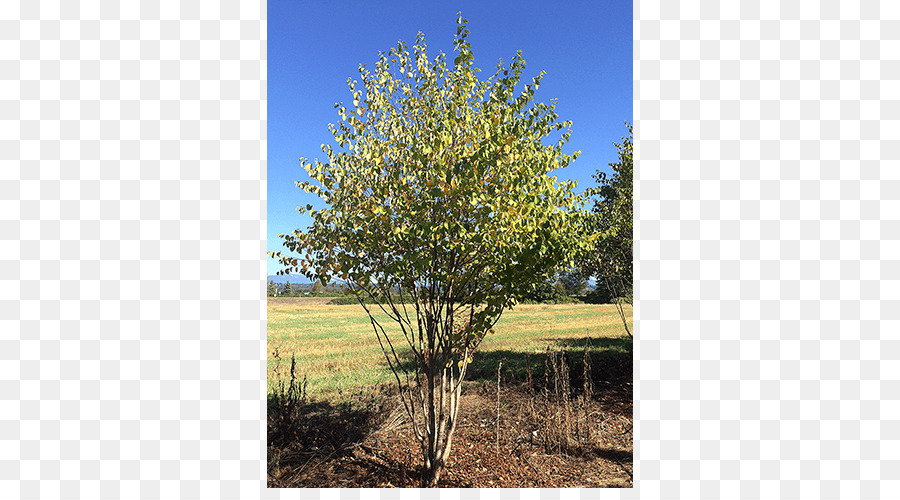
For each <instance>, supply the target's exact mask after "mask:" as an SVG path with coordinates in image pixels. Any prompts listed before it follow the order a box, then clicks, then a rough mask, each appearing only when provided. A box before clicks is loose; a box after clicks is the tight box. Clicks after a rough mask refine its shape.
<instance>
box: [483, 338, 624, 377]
mask: <svg viewBox="0 0 900 500" xmlns="http://www.w3.org/2000/svg"><path fill="white" fill-rule="evenodd" d="M541 340H542V341H545V342H548V343H553V344H555V345H556V346H558V347H555V348H551V351H564V352H565V361H566V363H567V365H568V368H569V376H570V385H571V386H572V387H581V386H582V385H583V382H584V368H583V367H584V350H585V344H587V348H588V352H589V355H590V360H589V363H590V367H591V379H592V381H593V382H594V385H595V386H607V385H612V386H620V385H623V384H628V383H631V382H632V381H633V380H634V360H633V353H632V340H631V339H630V338H591V337H588V338H581V339H577V338H576V339H560V338H545V339H541ZM501 362H502V363H503V367H502V368H501V370H500V376H501V380H502V381H504V382H506V383H528V381H529V374H528V372H529V370H528V369H529V368H530V369H531V376H530V380H531V382H532V384H533V387H534V388H536V389H540V388H541V387H542V386H541V381H542V380H544V379H545V378H546V372H547V366H548V365H547V352H546V351H543V352H527V351H513V350H498V351H484V352H477V353H476V354H475V356H474V361H473V363H471V364H470V365H469V368H468V371H467V372H466V379H467V380H470V381H473V382H482V383H485V382H489V381H493V382H495V383H496V381H497V368H498V367H499V366H500V363H501Z"/></svg>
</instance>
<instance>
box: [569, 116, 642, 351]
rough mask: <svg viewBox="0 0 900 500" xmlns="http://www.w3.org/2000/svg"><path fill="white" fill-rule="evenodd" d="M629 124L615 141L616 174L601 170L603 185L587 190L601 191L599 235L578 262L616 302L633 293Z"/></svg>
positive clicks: (595, 221) (595, 222)
mask: <svg viewBox="0 0 900 500" xmlns="http://www.w3.org/2000/svg"><path fill="white" fill-rule="evenodd" d="M626 126H627V127H628V135H627V136H625V137H623V138H622V142H621V143H615V146H616V149H617V150H618V152H619V161H618V162H616V163H610V164H609V166H610V167H611V168H612V170H613V175H612V176H611V177H607V176H606V174H605V173H603V172H600V171H598V172H597V173H596V174H595V176H594V178H595V179H596V180H597V182H599V183H600V184H601V185H600V186H599V187H598V188H595V189H592V190H588V191H587V194H589V195H599V197H598V199H596V200H595V201H594V206H593V209H592V215H593V217H592V223H591V225H592V232H593V233H595V234H596V235H598V236H599V237H598V238H597V239H596V244H595V246H594V249H593V251H592V252H591V253H589V254H586V255H585V256H584V257H583V258H582V259H581V260H580V262H579V268H580V269H581V270H582V274H583V275H585V276H594V277H595V278H596V279H597V282H598V288H601V287H605V288H606V291H607V292H608V295H606V294H603V293H602V292H598V293H597V294H595V295H598V296H599V295H606V296H608V297H611V298H612V300H613V302H615V303H617V304H619V303H621V302H622V301H624V302H627V303H629V304H630V303H632V302H633V294H634V291H633V290H634V257H633V255H634V254H633V251H632V248H633V229H632V227H633V221H634V210H633V204H634V194H633V193H634V190H633V179H634V159H633V152H634V147H633V143H632V139H633V130H632V126H631V124H628V123H626ZM620 314H622V312H621V311H620ZM623 318H624V316H623ZM623 321H624V319H623ZM626 328H627V324H626ZM629 335H630V332H629Z"/></svg>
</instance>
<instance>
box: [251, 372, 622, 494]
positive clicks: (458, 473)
mask: <svg viewBox="0 0 900 500" xmlns="http://www.w3.org/2000/svg"><path fill="white" fill-rule="evenodd" d="M548 359H549V356H548ZM619 361H620V362H619V363H613V365H616V364H618V365H619V366H612V365H608V366H605V367H604V369H602V370H592V372H593V376H592V377H590V378H589V381H588V382H587V383H585V380H584V377H580V378H581V379H582V380H581V382H582V383H581V384H579V387H576V388H571V387H569V385H568V379H567V378H566V379H565V380H562V381H560V378H559V375H560V373H557V371H556V370H554V369H552V367H553V366H552V364H549V363H548V366H549V368H548V369H547V373H545V374H544V377H543V380H541V381H538V380H536V381H535V382H532V381H531V380H530V376H529V380H527V381H515V380H505V381H502V382H501V384H500V386H499V396H500V404H499V412H498V404H497V394H498V385H497V381H496V379H495V380H494V381H492V382H491V381H487V380H483V381H480V382H470V383H468V384H467V385H466V386H465V387H464V391H463V396H462V398H461V402H460V412H459V418H460V421H459V424H458V427H457V429H456V433H455V434H454V439H453V447H452V451H451V452H450V458H449V461H448V463H447V466H446V468H445V469H444V472H443V474H442V477H441V480H440V483H439V484H438V486H439V487H453V488H460V487H462V488H581V487H584V488H602V487H625V488H628V487H631V486H632V485H633V479H632V453H633V431H632V402H633V393H632V383H631V380H632V376H631V367H632V364H631V360H630V355H629V356H628V359H627V360H626V359H625V358H624V357H623V358H621V359H620V360H619ZM562 375H563V376H565V377H568V371H567V369H565V368H564V369H563V371H562ZM579 375H580V374H579ZM349 401H353V402H344V403H341V404H339V405H336V406H333V405H331V404H330V403H323V402H310V401H304V402H303V403H302V404H300V405H299V406H298V407H296V408H294V409H293V412H292V415H293V416H292V417H291V418H290V419H287V421H286V420H285V419H283V418H281V417H283V416H284V413H283V412H279V408H280V407H279V406H278V404H279V401H278V398H277V397H276V398H275V401H273V400H272V398H270V401H269V443H268V486H269V487H274V488H285V487H287V488H290V487H306V488H325V487H327V488H384V487H419V486H420V482H419V478H420V474H421V472H420V468H421V464H422V456H421V452H420V448H419V443H418V441H417V440H416V438H415V436H414V435H413V433H412V430H411V428H410V426H409V422H407V416H406V414H405V412H404V411H403V407H402V405H401V404H400V402H399V399H398V397H397V395H396V388H391V387H390V386H382V387H376V388H370V389H368V390H366V391H363V392H360V393H359V394H356V395H355V396H353V397H352V398H350V399H349ZM282 402H283V401H282ZM279 419H280V420H279ZM498 421H499V427H498ZM498 430H499V432H498Z"/></svg>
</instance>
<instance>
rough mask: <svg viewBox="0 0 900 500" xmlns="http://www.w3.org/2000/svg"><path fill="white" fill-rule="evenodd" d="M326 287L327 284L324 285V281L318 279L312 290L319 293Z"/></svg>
mask: <svg viewBox="0 0 900 500" xmlns="http://www.w3.org/2000/svg"><path fill="white" fill-rule="evenodd" d="M324 289H325V285H323V284H322V282H320V281H316V282H315V283H313V285H312V290H311V291H312V293H314V294H319V293H321V292H322V290H324Z"/></svg>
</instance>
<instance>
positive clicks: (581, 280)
mask: <svg viewBox="0 0 900 500" xmlns="http://www.w3.org/2000/svg"><path fill="white" fill-rule="evenodd" d="M559 282H560V283H561V284H562V286H563V288H564V289H565V291H566V295H568V296H570V297H571V296H573V295H581V294H582V293H583V292H584V289H585V288H587V279H585V277H584V276H583V275H582V273H580V272H579V271H578V269H576V268H574V267H573V268H571V269H566V270H565V271H563V272H561V273H559Z"/></svg>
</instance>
